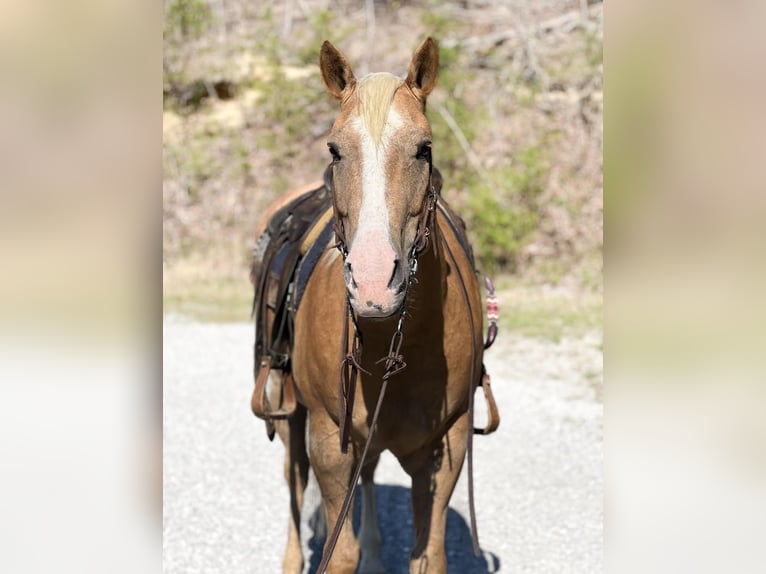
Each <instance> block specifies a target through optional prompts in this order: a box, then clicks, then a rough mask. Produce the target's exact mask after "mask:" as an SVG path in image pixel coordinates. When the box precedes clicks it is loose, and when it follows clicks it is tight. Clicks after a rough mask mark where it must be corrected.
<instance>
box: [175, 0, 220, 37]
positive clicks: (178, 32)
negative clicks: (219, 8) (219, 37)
mask: <svg viewBox="0 0 766 574" xmlns="http://www.w3.org/2000/svg"><path fill="white" fill-rule="evenodd" d="M210 21H211V12H210V7H209V6H208V5H207V4H206V3H205V2H204V1H203V0H170V2H168V3H167V4H166V7H165V28H164V31H163V36H164V37H165V39H166V40H175V39H178V40H180V41H182V42H187V41H189V40H197V39H199V38H200V37H202V34H203V33H204V32H205V30H206V29H207V27H208V26H209V25H210Z"/></svg>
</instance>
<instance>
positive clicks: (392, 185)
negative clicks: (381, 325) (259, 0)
mask: <svg viewBox="0 0 766 574" xmlns="http://www.w3.org/2000/svg"><path fill="white" fill-rule="evenodd" d="M320 66H321V69H322V77H323V79H324V82H325V85H326V86H327V91H328V92H330V94H331V95H332V96H334V97H335V98H336V99H338V100H339V101H340V115H339V116H338V118H337V119H336V120H335V123H334V124H333V127H332V131H331V132H330V136H329V138H328V142H327V145H328V147H329V148H330V153H331V154H332V164H331V165H330V167H329V168H328V174H327V177H326V178H325V179H326V180H327V181H328V185H329V186H330V187H331V188H332V191H333V199H334V206H335V215H336V225H337V228H338V233H339V235H340V237H339V239H340V240H341V241H342V242H343V243H344V248H345V250H346V252H347V256H346V257H345V261H344V277H345V281H346V288H347V289H348V294H349V299H350V301H351V305H352V306H353V308H354V310H355V311H356V313H357V314H358V315H360V316H364V317H386V316H388V315H391V314H392V313H394V312H395V311H397V310H398V309H399V308H400V307H401V305H402V304H403V300H404V297H405V294H406V285H407V280H408V278H409V273H410V266H411V264H412V261H411V255H412V253H413V248H414V242H415V240H416V236H417V235H418V228H419V224H420V221H421V219H423V218H425V217H426V213H425V210H426V209H427V206H426V203H427V202H426V197H427V195H428V193H429V187H430V173H431V127H430V126H429V124H428V120H426V116H425V104H426V96H428V94H429V93H430V92H431V90H432V89H433V87H434V84H435V83H436V76H437V73H438V70H439V53H438V50H437V47H436V43H435V42H434V41H433V40H432V39H431V38H428V39H427V40H426V41H425V42H423V44H422V45H421V46H420V47H419V48H418V49H417V51H416V52H415V54H414V56H413V57H412V62H411V63H410V67H409V71H408V73H407V78H406V79H404V80H402V79H401V78H398V77H396V76H394V75H392V74H386V73H383V74H370V75H368V76H365V77H364V78H361V79H360V80H357V79H356V78H355V77H354V73H353V72H352V71H351V67H350V66H349V64H348V61H347V60H346V58H345V57H344V56H343V54H342V53H341V52H340V51H339V50H338V49H337V48H335V46H333V45H332V44H330V43H329V42H325V43H324V44H322V51H321V57H320Z"/></svg>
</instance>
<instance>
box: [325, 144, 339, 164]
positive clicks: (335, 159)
mask: <svg viewBox="0 0 766 574" xmlns="http://www.w3.org/2000/svg"><path fill="white" fill-rule="evenodd" d="M327 147H328V148H329V150H330V155H331V156H332V161H333V163H338V162H339V161H340V152H339V151H338V146H337V145H335V144H334V143H328V144H327Z"/></svg>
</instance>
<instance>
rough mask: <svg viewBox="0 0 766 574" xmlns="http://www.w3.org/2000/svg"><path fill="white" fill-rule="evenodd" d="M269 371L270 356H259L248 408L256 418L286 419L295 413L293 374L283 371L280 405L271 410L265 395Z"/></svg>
mask: <svg viewBox="0 0 766 574" xmlns="http://www.w3.org/2000/svg"><path fill="white" fill-rule="evenodd" d="M270 372H271V356H270V355H264V356H263V357H261V362H260V365H258V368H257V371H256V372H255V373H254V375H255V389H254V390H253V396H252V398H251V400H250V408H251V409H252V411H253V414H254V415H255V416H257V417H258V418H261V419H264V420H266V421H270V420H271V419H286V418H289V417H290V416H292V415H293V413H295V407H296V406H297V401H296V399H295V384H294V383H293V376H292V374H291V373H290V372H289V371H285V372H284V373H283V376H282V406H281V408H279V409H276V410H271V409H270V407H269V401H268V398H267V396H266V386H267V383H268V381H269V373H270Z"/></svg>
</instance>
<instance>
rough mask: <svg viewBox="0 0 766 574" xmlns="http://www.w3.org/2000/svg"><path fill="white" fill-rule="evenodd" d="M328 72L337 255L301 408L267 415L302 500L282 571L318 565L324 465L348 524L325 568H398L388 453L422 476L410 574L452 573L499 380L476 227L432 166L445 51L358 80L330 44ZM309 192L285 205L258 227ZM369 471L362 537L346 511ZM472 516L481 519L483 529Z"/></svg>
mask: <svg viewBox="0 0 766 574" xmlns="http://www.w3.org/2000/svg"><path fill="white" fill-rule="evenodd" d="M320 69H321V74H322V78H323V80H324V84H325V86H326V89H327V91H328V93H329V94H330V95H331V96H332V97H333V98H335V99H336V100H337V101H338V102H339V104H340V112H339V114H338V116H337V118H336V120H335V122H334V124H333V125H332V128H331V130H330V133H329V137H328V140H327V146H328V149H329V152H330V156H331V157H330V160H331V163H330V164H329V167H328V169H327V172H326V173H325V178H324V185H323V192H324V193H327V197H328V200H329V201H330V203H331V213H332V215H331V217H332V226H333V227H332V229H333V231H334V238H333V239H332V240H331V241H330V242H328V243H327V245H324V246H323V249H322V251H321V254H320V255H319V256H318V260H317V261H316V265H315V268H314V269H313V272H312V273H311V276H310V278H309V279H308V282H307V283H306V285H305V290H304V291H303V294H302V298H301V302H300V307H299V308H297V310H295V312H294V317H292V319H293V321H294V323H293V326H292V331H291V340H290V345H289V349H288V353H289V372H288V371H284V372H283V373H282V378H283V379H284V378H289V379H291V380H290V381H289V383H290V387H291V391H290V394H294V395H295V397H294V399H293V400H294V405H293V407H292V409H290V411H289V412H288V413H287V414H286V415H285V416H283V417H276V418H269V420H268V424H269V425H273V427H270V428H271V432H272V436H273V431H274V430H276V432H277V433H278V435H279V437H280V438H281V440H282V442H283V443H284V445H285V459H284V473H285V478H286V481H287V484H288V487H289V492H290V518H289V529H288V540H287V547H286V550H285V554H284V559H283V563H282V566H283V571H284V572H286V573H298V572H301V571H302V570H303V566H304V557H303V555H302V551H301V544H300V514H301V507H302V505H303V496H304V490H305V488H306V484H307V481H308V473H309V467H310V468H311V469H313V472H314V474H315V475H316V478H317V481H318V484H319V487H320V490H321V496H322V508H323V512H324V516H325V520H326V524H328V525H333V524H335V525H336V528H335V531H334V533H333V536H328V537H327V541H326V543H325V554H324V560H323V564H321V565H320V572H322V571H324V568H325V567H326V571H327V572H330V573H349V574H350V573H352V572H355V571H357V567H358V568H359V570H358V571H359V572H384V571H385V568H384V566H383V564H382V562H381V559H380V547H381V534H380V531H379V529H378V525H377V519H376V508H375V487H374V482H373V478H374V471H375V466H376V464H377V462H378V460H379V457H380V455H381V453H382V452H383V451H386V450H387V451H390V452H391V453H392V454H393V455H394V456H395V457H396V459H397V460H398V462H399V463H400V465H401V467H402V468H403V469H404V471H405V472H406V473H407V474H408V475H409V476H410V477H411V480H412V489H411V492H412V516H413V525H414V533H415V541H414V546H413V548H412V551H411V553H410V558H409V564H410V572H418V573H422V572H431V573H433V572H446V571H447V557H446V553H445V544H444V537H445V527H446V518H447V511H448V505H449V500H450V497H451V495H452V492H453V489H454V487H455V483H456V481H457V479H458V476H459V475H460V472H461V468H462V466H463V461H464V459H465V457H466V451H467V450H468V451H469V464H470V448H468V445H469V443H470V440H471V436H472V434H473V433H474V428H473V420H472V419H473V412H472V403H473V394H474V391H475V389H476V388H477V386H478V385H480V384H482V376H485V379H486V375H484V370H483V362H482V356H483V349H484V347H483V345H482V343H483V341H482V321H483V318H482V313H481V294H480V290H479V284H478V280H477V276H476V273H475V268H474V264H473V259H472V254H471V252H470V247H467V246H466V245H467V242H466V239H465V231H464V227H463V223H462V220H460V218H459V217H457V216H456V215H455V214H454V213H452V212H451V210H449V208H448V207H446V206H445V204H444V202H443V201H442V200H441V199H440V198H439V189H437V188H440V181H437V180H440V176H439V175H438V172H437V170H436V169H435V168H434V167H433V164H432V157H431V154H432V132H431V127H430V124H429V122H428V120H427V118H426V115H425V109H426V98H427V97H428V95H429V94H430V93H431V91H432V90H433V89H434V86H435V84H436V79H437V75H438V69H439V54H438V48H437V45H436V43H435V41H434V40H433V39H432V38H428V39H426V40H425V41H424V42H423V43H422V44H421V45H420V46H419V47H418V48H417V50H416V51H415V52H414V54H413V56H412V60H411V62H410V64H409V68H408V71H407V75H406V78H404V79H402V78H400V77H397V76H395V75H393V74H389V73H373V74H369V75H367V76H365V77H362V78H359V79H357V78H356V76H355V75H354V73H353V71H352V69H351V66H350V65H349V62H348V60H347V58H346V57H345V56H344V54H343V53H342V52H341V51H339V50H338V49H337V48H336V47H335V46H333V45H332V44H331V43H330V42H328V41H325V42H324V43H323V44H322V47H321V52H320ZM308 189H310V187H309V188H303V189H299V190H296V191H294V192H293V193H290V194H288V195H287V197H286V198H282V199H280V200H279V201H277V202H276V203H275V204H274V205H273V206H272V207H271V208H270V209H269V210H267V214H266V216H264V221H262V222H261V224H260V225H259V226H258V229H259V233H260V232H262V231H263V230H264V229H265V228H266V226H267V223H268V221H267V220H268V218H270V217H273V215H274V213H275V212H276V211H278V209H279V208H282V207H284V206H285V205H286V204H287V203H288V202H289V201H292V200H295V198H296V197H300V196H301V195H302V194H305V193H306V192H307V190H308ZM333 247H337V249H336V248H333ZM257 298H258V293H257V292H256V300H257ZM256 359H257V358H256ZM285 373H286V374H285ZM256 374H257V365H256ZM271 376H272V378H279V376H280V373H277V372H275V371H271ZM389 381H390V386H388V383H389ZM293 387H294V388H293ZM269 389H270V390H269V391H268V393H267V399H266V400H267V401H268V402H271V403H275V402H276V403H278V402H279V401H280V400H283V399H284V397H283V395H284V392H285V389H284V388H282V387H280V385H274V384H273V381H272V384H271V386H270V387H269ZM386 389H387V391H386ZM384 392H385V393H386V394H385V400H383V393H384ZM485 392H486V389H485ZM354 396H356V400H354ZM280 397H282V399H280ZM253 400H254V401H255V395H254V399H253ZM254 404H255V403H254ZM260 407H261V409H262V408H263V406H262V405H260ZM254 411H256V409H255V407H254ZM267 418H268V417H267ZM307 429H308V433H306V431H307ZM359 476H361V497H362V520H361V526H360V532H359V536H358V538H357V537H355V535H354V532H353V529H352V525H351V519H350V517H349V516H348V512H347V511H348V506H349V504H350V503H351V501H352V500H353V492H354V490H355V487H356V484H357V479H358V478H359ZM470 480H472V479H471V478H470V476H469V481H470ZM473 519H474V516H473V512H472V526H473V528H474V532H475V521H474V520H473ZM475 548H477V546H476V543H475Z"/></svg>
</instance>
